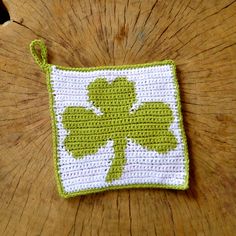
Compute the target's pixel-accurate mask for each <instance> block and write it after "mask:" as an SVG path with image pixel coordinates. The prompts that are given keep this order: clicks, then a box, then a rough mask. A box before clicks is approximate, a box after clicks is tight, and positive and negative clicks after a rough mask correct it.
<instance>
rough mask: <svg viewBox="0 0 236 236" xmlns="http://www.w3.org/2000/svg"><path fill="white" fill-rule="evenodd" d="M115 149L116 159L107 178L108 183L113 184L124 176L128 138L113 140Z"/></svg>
mask: <svg viewBox="0 0 236 236" xmlns="http://www.w3.org/2000/svg"><path fill="white" fill-rule="evenodd" d="M113 142H114V143H113V148H114V152H115V157H114V158H113V160H112V164H111V167H110V169H109V171H108V174H107V176H106V181H107V182H112V181H113V180H116V179H119V178H120V177H121V175H122V172H123V169H124V165H125V163H126V159H125V149H126V145H127V140H126V138H121V139H117V140H113Z"/></svg>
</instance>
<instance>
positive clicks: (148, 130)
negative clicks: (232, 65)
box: [30, 40, 189, 197]
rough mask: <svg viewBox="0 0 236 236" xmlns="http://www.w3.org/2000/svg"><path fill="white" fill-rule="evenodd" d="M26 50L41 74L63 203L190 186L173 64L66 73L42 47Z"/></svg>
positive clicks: (38, 44) (33, 45)
mask: <svg viewBox="0 0 236 236" xmlns="http://www.w3.org/2000/svg"><path fill="white" fill-rule="evenodd" d="M37 47H39V49H40V50H41V51H40V52H39V51H37ZM30 49H31V53H32V55H33V57H34V59H35V61H36V63H37V64H38V65H39V66H40V67H41V69H42V70H43V71H44V72H45V73H46V75H47V85H48V92H49V97H50V110H51V118H52V128H53V143H54V165H55V173H56V179H57V185H58V190H59V193H60V195H61V196H62V197H71V196H76V195H81V194H88V193H93V192H99V191H104V190H109V189H120V188H131V187H133V188H139V187H160V188H170V189H186V188H187V187H188V171H189V170H188V151H187V142H186V137H185V132H184V127H183V120H182V115H181V104H180V95H179V87H178V82H177V78H176V68H175V64H174V62H173V61H171V60H166V61H161V62H153V63H148V64H139V65H124V66H104V67H93V68H66V67H62V66H56V65H51V64H48V62H47V49H46V47H45V44H44V43H43V42H42V41H41V40H34V41H32V43H31V44H30Z"/></svg>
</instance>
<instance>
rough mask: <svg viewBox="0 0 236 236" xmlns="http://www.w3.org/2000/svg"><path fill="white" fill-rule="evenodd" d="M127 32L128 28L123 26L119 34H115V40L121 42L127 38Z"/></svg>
mask: <svg viewBox="0 0 236 236" xmlns="http://www.w3.org/2000/svg"><path fill="white" fill-rule="evenodd" d="M128 32H129V27H128V26H125V25H124V26H122V27H121V28H120V29H119V32H118V33H117V34H116V36H115V39H116V40H117V41H118V42H122V41H123V40H124V39H125V38H127V36H128Z"/></svg>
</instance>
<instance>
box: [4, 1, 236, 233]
mask: <svg viewBox="0 0 236 236" xmlns="http://www.w3.org/2000/svg"><path fill="white" fill-rule="evenodd" d="M3 2H4V4H5V6H6V8H7V9H8V11H9V14H10V18H11V20H10V21H9V22H7V23H5V24H3V25H0V127H1V128H0V235H7V236H9V235H30V236H31V235H53V236H54V235H83V236H84V235H85V236H86V235H102V236H103V235H125V236H126V235H133V236H136V235H141V236H143V235H167V236H169V235H181V236H182V235H191V236H192V235H214V236H215V235H220V236H222V235H230V236H231V235H235V227H236V209H235V202H236V184H235V183H236V168H235V167H236V162H235V158H236V1H232V0H202V1H198V0H190V1H188V0H186V1H179V0H173V1H172V0H171V1H163V0H159V1H151V0H150V1H149V0H145V1H135V0H130V1H128V0H127V1H122V0H119V1H114V0H113V1H109V0H107V1H103V0H101V1H93V0H90V1H88V0H83V1H79V0H78V1H75V0H74V1H73V0H70V1H69V0H67V1H66V0H64V1H63V0H61V1H59V0H53V1H49V0H48V1H46V0H39V1H33V0H28V1H25V0H4V1H3ZM0 14H1V12H0ZM35 38H42V39H44V40H45V42H46V44H47V46H48V51H49V62H50V63H53V64H59V65H64V66H74V67H75V66H77V67H78V66H86V67H87V66H100V65H121V64H133V63H145V62H152V61H157V60H163V59H173V60H175V62H176V64H177V69H178V80H179V83H180V89H181V99H182V110H183V115H184V123H185V128H186V133H187V138H188V145H189V152H190V188H189V189H188V190H187V191H174V190H163V189H131V190H120V191H110V192H109V191H108V192H103V193H98V194H92V195H88V196H81V197H75V198H72V199H63V198H60V197H59V196H58V193H57V188H56V182H55V178H54V169H53V159H52V137H51V132H52V130H51V122H50V115H49V106H48V102H49V101H48V92H47V88H46V81H45V75H44V74H43V73H42V72H41V70H40V68H39V67H38V66H37V65H36V64H35V63H34V61H33V58H32V57H31V55H30V53H29V49H28V45H29V43H30V41H31V40H33V39H35Z"/></svg>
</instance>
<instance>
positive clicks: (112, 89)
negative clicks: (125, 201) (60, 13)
mask: <svg viewBox="0 0 236 236" xmlns="http://www.w3.org/2000/svg"><path fill="white" fill-rule="evenodd" d="M87 89H88V97H89V101H90V102H92V103H93V106H94V107H96V108H97V109H100V111H101V113H102V114H101V115H97V114H96V113H94V112H93V111H92V109H86V108H84V107H67V108H66V109H65V111H64V113H63V119H62V123H63V125H64V128H65V129H66V130H68V131H69V134H68V135H67V137H66V138H65V141H64V144H65V148H66V150H67V151H68V152H70V153H71V154H72V155H73V157H74V158H83V157H84V156H86V155H91V154H95V153H97V152H98V150H99V149H100V148H101V147H103V146H105V145H106V144H107V142H108V140H113V148H114V154H115V157H114V158H113V160H112V164H111V167H110V169H109V171H108V174H107V176H106V181H107V182H111V181H113V180H115V179H119V178H120V177H121V175H122V172H123V168H124V165H125V164H126V158H125V150H126V148H127V138H130V139H131V140H132V141H133V142H135V143H137V144H139V145H141V146H143V147H144V148H146V149H147V150H153V151H156V152H159V153H166V152H168V151H170V150H172V149H174V148H175V147H176V145H177V140H176V138H175V136H174V135H173V133H172V132H171V131H170V130H169V127H170V125H171V123H172V122H173V114H172V110H171V109H170V107H169V106H168V104H165V103H163V102H146V103H143V104H142V105H141V106H140V107H139V108H138V109H137V110H136V111H134V112H130V110H131V108H132V105H133V104H134V103H135V101H136V93H135V88H134V82H131V81H128V80H127V79H126V78H123V77H122V78H116V79H115V80H114V81H113V82H112V83H108V82H107V80H106V79H105V78H98V79H96V80H95V81H94V82H92V83H90V84H89V85H88V88H87Z"/></svg>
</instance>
